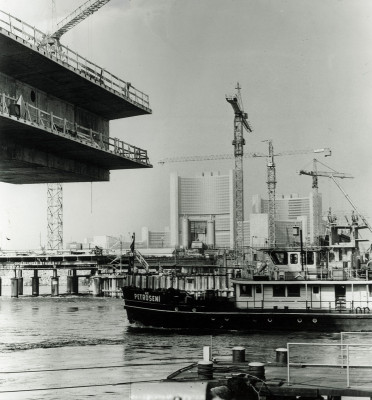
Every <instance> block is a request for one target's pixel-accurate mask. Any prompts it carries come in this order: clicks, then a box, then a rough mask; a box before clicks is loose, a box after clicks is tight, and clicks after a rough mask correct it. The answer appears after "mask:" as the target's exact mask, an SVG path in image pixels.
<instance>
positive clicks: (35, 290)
mask: <svg viewBox="0 0 372 400" xmlns="http://www.w3.org/2000/svg"><path fill="white" fill-rule="evenodd" d="M31 283H32V295H33V296H39V277H38V275H37V269H34V276H33V277H32V278H31Z"/></svg>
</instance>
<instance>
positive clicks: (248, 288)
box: [240, 285, 252, 297]
mask: <svg viewBox="0 0 372 400" xmlns="http://www.w3.org/2000/svg"><path fill="white" fill-rule="evenodd" d="M240 296H243V297H252V285H240Z"/></svg>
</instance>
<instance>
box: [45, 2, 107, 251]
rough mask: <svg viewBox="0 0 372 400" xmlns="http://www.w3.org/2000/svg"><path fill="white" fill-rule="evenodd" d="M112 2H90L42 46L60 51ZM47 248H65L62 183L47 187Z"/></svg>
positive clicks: (58, 28) (81, 7)
mask: <svg viewBox="0 0 372 400" xmlns="http://www.w3.org/2000/svg"><path fill="white" fill-rule="evenodd" d="M109 1H110V0H88V1H86V2H85V3H84V4H82V5H81V6H80V7H78V8H77V9H76V10H74V11H73V12H72V13H71V14H69V15H68V16H67V17H66V18H64V19H63V20H62V21H61V22H59V23H58V24H57V30H56V31H55V32H54V33H52V34H50V35H47V36H46V37H45V38H44V39H43V41H42V42H41V43H40V45H41V46H55V48H56V51H57V52H58V51H59V47H60V46H59V40H60V38H61V36H62V35H64V34H65V33H66V32H67V31H69V30H70V29H72V28H73V27H74V26H76V25H77V24H78V23H80V22H82V21H84V20H85V19H86V18H87V17H89V16H90V15H92V14H93V13H95V12H96V11H98V10H99V9H100V8H101V7H103V6H104V5H105V4H107V3H108V2H109ZM47 227H48V229H47V242H48V243H47V248H48V250H62V248H63V187H62V184H61V183H48V185H47Z"/></svg>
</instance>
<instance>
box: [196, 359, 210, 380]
mask: <svg viewBox="0 0 372 400" xmlns="http://www.w3.org/2000/svg"><path fill="white" fill-rule="evenodd" d="M198 377H199V379H213V362H212V361H199V362H198Z"/></svg>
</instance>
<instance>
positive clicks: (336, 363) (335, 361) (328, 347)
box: [287, 340, 372, 388]
mask: <svg viewBox="0 0 372 400" xmlns="http://www.w3.org/2000/svg"><path fill="white" fill-rule="evenodd" d="M319 349H321V351H319ZM371 361H372V340H371V341H370V343H367V342H364V343H345V342H341V343H336V344H335V343H331V344H330V343H287V385H289V386H290V385H291V384H294V383H295V382H293V381H292V378H291V367H292V368H293V367H296V368H298V367H299V366H301V367H339V368H340V369H344V370H345V377H346V385H347V387H348V388H350V386H351V380H350V378H351V376H350V375H351V374H350V371H351V369H356V368H371V367H372V362H371Z"/></svg>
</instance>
